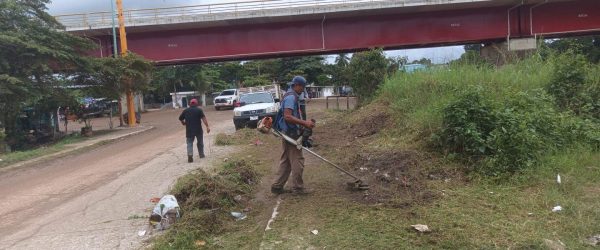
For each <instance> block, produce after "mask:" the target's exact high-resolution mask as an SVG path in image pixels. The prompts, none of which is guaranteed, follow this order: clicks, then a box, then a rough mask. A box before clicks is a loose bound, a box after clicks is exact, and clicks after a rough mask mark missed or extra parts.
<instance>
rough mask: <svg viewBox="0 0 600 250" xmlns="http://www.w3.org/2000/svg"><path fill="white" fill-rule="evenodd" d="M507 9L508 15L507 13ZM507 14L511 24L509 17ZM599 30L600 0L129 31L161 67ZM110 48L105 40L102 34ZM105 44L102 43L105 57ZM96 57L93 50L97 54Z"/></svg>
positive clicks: (132, 42) (134, 44)
mask: <svg viewBox="0 0 600 250" xmlns="http://www.w3.org/2000/svg"><path fill="white" fill-rule="evenodd" d="M509 9H510V10H511V11H510V14H509ZM509 19H510V21H509ZM509 30H510V37H511V38H518V37H531V36H535V35H544V36H548V37H558V36H566V35H571V34H590V33H600V0H577V1H568V2H549V3H545V4H538V5H522V6H521V5H515V6H505V7H489V8H480V9H463V10H451V11H436V12H421V13H402V14H386V15H370V16H369V15H367V16H354V17H345V18H334V19H328V18H326V17H324V18H323V17H322V18H321V19H315V20H304V21H293V22H273V23H257V24H252V23H249V24H245V25H240V24H237V25H230V26H223V27H212V28H201V29H185V30H166V31H162V32H158V31H153V32H147V33H131V34H128V36H127V38H128V41H129V49H130V50H131V51H133V52H135V53H138V54H140V55H142V56H144V57H146V58H148V59H150V60H153V61H156V62H157V63H159V64H179V63H192V62H202V61H217V60H233V59H236V60H239V59H254V58H268V57H280V56H290V55H309V54H326V53H334V52H339V51H357V50H364V49H368V48H373V47H384V48H388V49H390V48H413V47H430V46H438V45H451V44H464V43H471V42H493V41H504V40H506V39H507V37H508V35H509ZM101 39H102V40H103V44H104V45H110V44H111V43H110V37H108V36H106V37H102V38H101ZM111 51H112V49H111V48H110V47H108V46H107V47H105V48H102V52H103V54H104V55H109V54H110V53H111ZM96 53H97V54H99V52H96Z"/></svg>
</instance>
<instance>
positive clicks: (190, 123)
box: [179, 106, 204, 137]
mask: <svg viewBox="0 0 600 250" xmlns="http://www.w3.org/2000/svg"><path fill="white" fill-rule="evenodd" d="M202 118H204V111H202V109H200V108H198V107H196V106H192V107H189V108H186V109H185V110H184V111H183V112H181V115H180V116H179V120H180V121H185V136H186V137H193V136H202V132H203V131H202Z"/></svg>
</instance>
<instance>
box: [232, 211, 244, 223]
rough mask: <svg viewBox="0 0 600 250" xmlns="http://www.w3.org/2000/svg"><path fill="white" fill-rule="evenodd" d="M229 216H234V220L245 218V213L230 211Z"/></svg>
mask: <svg viewBox="0 0 600 250" xmlns="http://www.w3.org/2000/svg"><path fill="white" fill-rule="evenodd" d="M231 216H233V217H235V220H236V221H237V220H243V219H246V215H245V214H243V213H240V212H231Z"/></svg>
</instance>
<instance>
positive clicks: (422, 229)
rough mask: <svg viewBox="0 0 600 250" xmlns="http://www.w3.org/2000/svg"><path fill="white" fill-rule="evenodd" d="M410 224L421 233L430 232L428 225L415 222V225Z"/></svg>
mask: <svg viewBox="0 0 600 250" xmlns="http://www.w3.org/2000/svg"><path fill="white" fill-rule="evenodd" d="M410 226H411V227H413V228H414V229H415V230H417V231H419V232H421V233H428V232H431V229H429V227H428V226H427V225H423V224H416V225H410Z"/></svg>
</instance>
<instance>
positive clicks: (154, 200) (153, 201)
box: [150, 197, 160, 203]
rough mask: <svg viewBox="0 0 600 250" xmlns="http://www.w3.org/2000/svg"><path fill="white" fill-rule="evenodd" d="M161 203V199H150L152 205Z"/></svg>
mask: <svg viewBox="0 0 600 250" xmlns="http://www.w3.org/2000/svg"><path fill="white" fill-rule="evenodd" d="M159 201H160V198H159V197H154V198H151V199H150V202H152V203H158V202H159Z"/></svg>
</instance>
